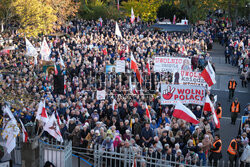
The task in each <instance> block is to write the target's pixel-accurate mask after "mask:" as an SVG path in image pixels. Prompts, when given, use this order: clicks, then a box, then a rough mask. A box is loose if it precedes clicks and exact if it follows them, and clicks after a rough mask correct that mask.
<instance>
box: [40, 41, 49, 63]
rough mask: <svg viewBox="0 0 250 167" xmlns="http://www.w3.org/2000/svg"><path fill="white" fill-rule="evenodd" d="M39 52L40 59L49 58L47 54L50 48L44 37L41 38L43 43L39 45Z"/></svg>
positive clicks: (47, 59)
mask: <svg viewBox="0 0 250 167" xmlns="http://www.w3.org/2000/svg"><path fill="white" fill-rule="evenodd" d="M40 53H41V55H42V60H45V61H49V60H50V58H49V55H50V53H51V50H50V48H49V46H48V44H47V42H46V40H45V38H43V43H42V46H41V51H40Z"/></svg>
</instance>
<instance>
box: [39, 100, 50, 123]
mask: <svg viewBox="0 0 250 167" xmlns="http://www.w3.org/2000/svg"><path fill="white" fill-rule="evenodd" d="M36 119H37V120H40V121H42V122H44V123H47V122H48V121H49V117H48V114H47V111H46V108H45V101H41V102H40V103H39V106H38V110H37V114H36Z"/></svg>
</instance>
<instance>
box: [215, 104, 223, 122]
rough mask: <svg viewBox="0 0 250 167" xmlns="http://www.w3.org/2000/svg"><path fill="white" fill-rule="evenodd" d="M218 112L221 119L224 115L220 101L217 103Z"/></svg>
mask: <svg viewBox="0 0 250 167" xmlns="http://www.w3.org/2000/svg"><path fill="white" fill-rule="evenodd" d="M216 113H217V117H218V118H219V119H221V117H222V108H221V103H220V102H218V103H217V108H216Z"/></svg>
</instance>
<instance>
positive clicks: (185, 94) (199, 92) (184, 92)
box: [161, 84, 205, 105]
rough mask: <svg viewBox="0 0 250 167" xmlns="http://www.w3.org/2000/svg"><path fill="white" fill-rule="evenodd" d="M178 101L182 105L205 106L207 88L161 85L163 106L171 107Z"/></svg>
mask: <svg viewBox="0 0 250 167" xmlns="http://www.w3.org/2000/svg"><path fill="white" fill-rule="evenodd" d="M177 101H180V102H181V103H182V104H197V105H204V102H205V87H203V86H194V85H168V84H161V104H162V105H171V104H176V103H177Z"/></svg>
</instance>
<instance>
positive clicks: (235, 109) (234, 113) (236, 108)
mask: <svg viewBox="0 0 250 167" xmlns="http://www.w3.org/2000/svg"><path fill="white" fill-rule="evenodd" d="M230 111H231V124H233V125H235V122H236V119H237V117H238V113H240V102H238V98H235V100H234V101H233V102H232V104H231V107H230Z"/></svg>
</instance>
